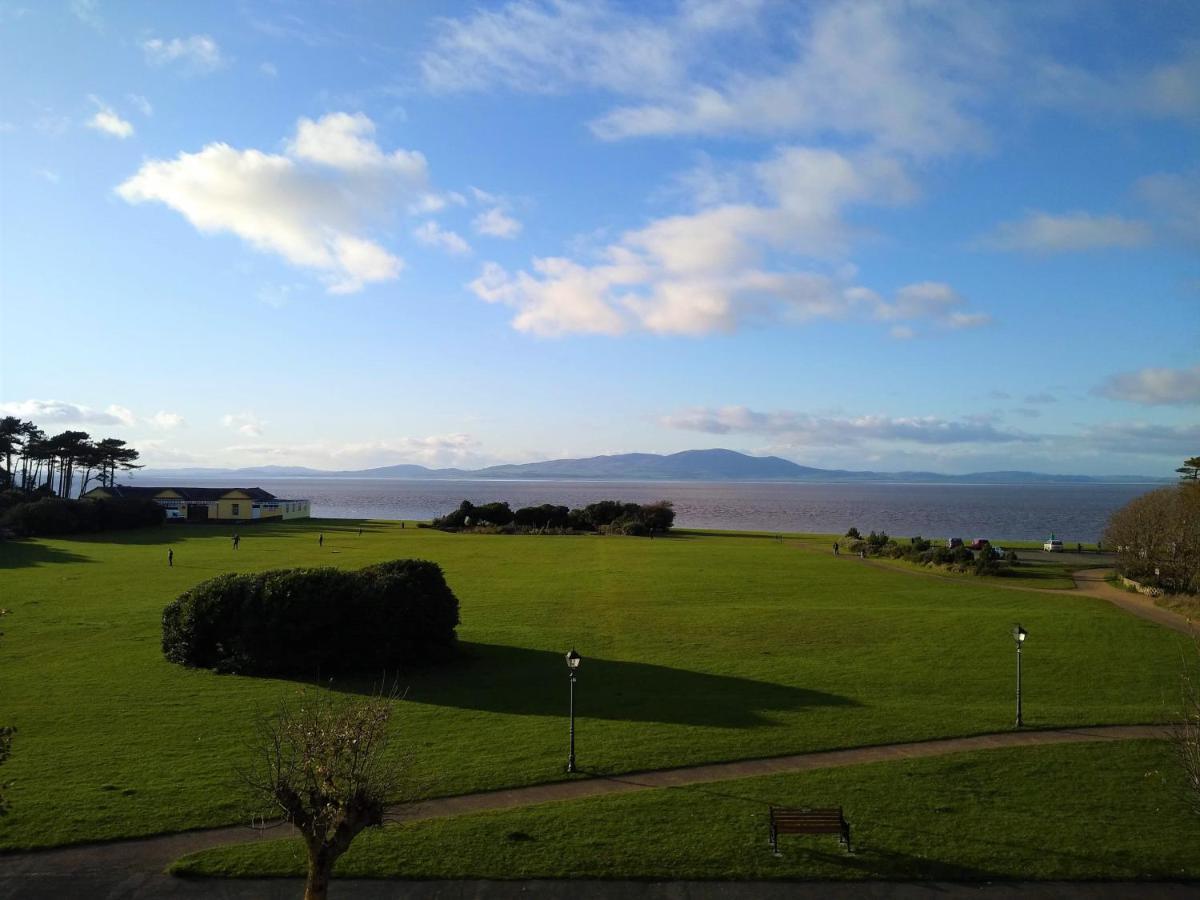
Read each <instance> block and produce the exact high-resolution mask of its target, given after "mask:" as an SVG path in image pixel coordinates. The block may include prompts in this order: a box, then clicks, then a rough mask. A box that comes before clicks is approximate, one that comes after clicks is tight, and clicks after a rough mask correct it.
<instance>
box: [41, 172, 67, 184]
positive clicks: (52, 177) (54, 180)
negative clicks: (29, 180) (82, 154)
mask: <svg viewBox="0 0 1200 900" xmlns="http://www.w3.org/2000/svg"><path fill="white" fill-rule="evenodd" d="M36 171H37V173H38V174H39V175H41V176H42V177H43V178H45V179H46V180H47V181H48V182H50V183H51V184H58V183H59V182H60V181H62V176H61V175H59V174H58V173H57V172H55V171H54V170H53V169H37V170H36Z"/></svg>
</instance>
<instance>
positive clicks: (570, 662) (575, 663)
mask: <svg viewBox="0 0 1200 900" xmlns="http://www.w3.org/2000/svg"><path fill="white" fill-rule="evenodd" d="M566 658H567V680H568V681H569V682H570V684H571V687H570V698H571V699H570V706H569V709H570V717H571V749H570V751H569V752H568V754H567V771H568V772H574V771H575V672H576V671H577V670H578V669H579V664H580V663H581V662H583V657H581V656H580V655H579V654H578V653H577V652H576V651H575V648H574V647H572V648H571V649H570V650H568V651H567V657H566Z"/></svg>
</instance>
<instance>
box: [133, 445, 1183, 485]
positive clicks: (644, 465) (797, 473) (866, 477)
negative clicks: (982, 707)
mask: <svg viewBox="0 0 1200 900" xmlns="http://www.w3.org/2000/svg"><path fill="white" fill-rule="evenodd" d="M194 478H197V479H203V480H205V481H211V480H214V479H221V480H225V481H228V482H230V484H239V485H240V484H242V483H243V482H246V481H248V480H253V479H256V478H396V479H410V480H412V479H420V480H431V479H471V480H473V479H490V478H494V479H539V478H540V479H546V480H552V481H553V480H556V481H789V482H796V481H806V482H824V483H855V482H892V483H895V482H900V483H909V484H939V483H945V484H951V483H952V484H1138V483H1142V484H1154V483H1160V482H1162V483H1166V482H1171V481H1174V479H1173V478H1169V477H1156V476H1151V475H1112V476H1103V475H1098V476H1093V475H1047V474H1043V473H1040V472H1019V471H1000V472H972V473H970V474H967V475H944V474H940V473H938V472H868V471H858V470H850V469H816V468H813V467H811V466H802V465H799V464H797V463H794V462H790V461H788V460H786V459H781V458H780V457H778V456H748V455H747V454H745V453H738V452H737V451H735V450H721V449H713V450H684V451H683V452H681V453H670V454H666V455H662V454H658V453H621V454H617V455H614V456H591V457H587V458H586V459H551V460H546V461H544V462H534V463H519V464H511V465H499V466H488V467H487V468H484V469H430V468H428V467H426V466H420V465H414V464H407V463H406V464H400V465H394V466H379V467H376V468H373V469H355V470H338V471H330V470H324V469H311V468H307V467H305V466H254V467H251V468H244V469H218V468H185V469H146V470H145V471H143V472H140V473H138V475H137V480H138V481H141V482H159V483H161V484H168V483H172V482H174V483H179V482H181V481H185V480H187V479H194Z"/></svg>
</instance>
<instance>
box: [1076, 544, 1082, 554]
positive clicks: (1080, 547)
mask: <svg viewBox="0 0 1200 900" xmlns="http://www.w3.org/2000/svg"><path fill="white" fill-rule="evenodd" d="M1075 552H1076V553H1082V552H1083V544H1076V545H1075Z"/></svg>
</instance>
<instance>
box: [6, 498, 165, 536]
mask: <svg viewBox="0 0 1200 900" xmlns="http://www.w3.org/2000/svg"><path fill="white" fill-rule="evenodd" d="M165 517H166V512H165V511H164V510H163V508H162V507H161V506H159V505H158V504H157V503H155V502H154V501H153V500H144V499H129V498H119V499H112V500H66V499H64V498H62V497H42V498H41V499H38V500H33V501H32V502H29V503H20V504H17V505H14V506H11V507H10V508H9V509H8V511H7V512H5V513H4V515H3V518H0V526H3V527H6V528H11V529H12V530H13V531H15V532H17V533H18V534H21V535H24V536H26V537H37V536H39V535H53V534H76V533H79V532H86V531H107V530H109V529H116V528H142V527H145V526H149V525H161V524H162V522H163V519H164V518H165Z"/></svg>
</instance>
